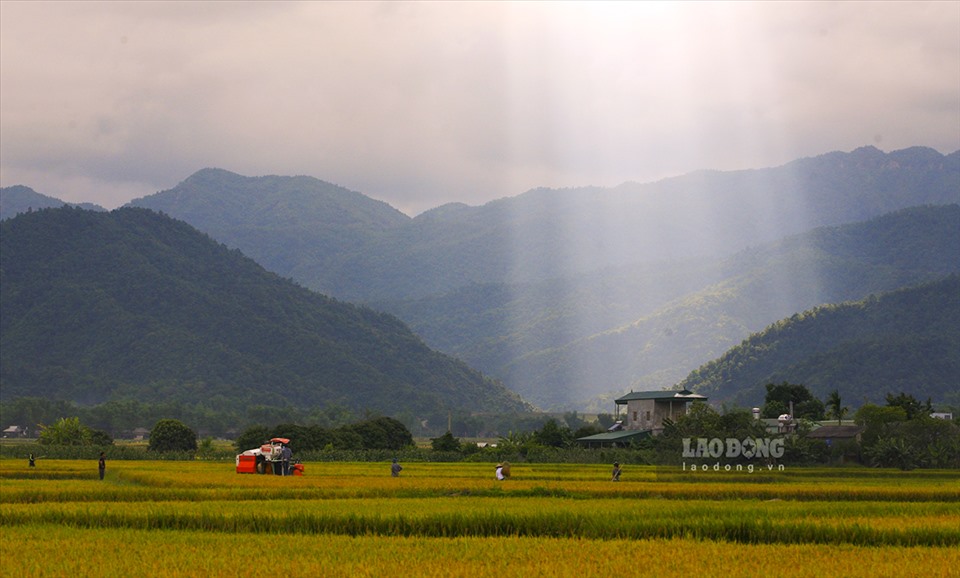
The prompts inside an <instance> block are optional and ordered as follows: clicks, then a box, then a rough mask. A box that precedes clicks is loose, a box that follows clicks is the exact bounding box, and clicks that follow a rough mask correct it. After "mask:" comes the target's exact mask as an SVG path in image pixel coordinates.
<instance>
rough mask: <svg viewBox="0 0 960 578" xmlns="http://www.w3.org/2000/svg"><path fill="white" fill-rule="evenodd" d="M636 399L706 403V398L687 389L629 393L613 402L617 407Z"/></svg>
mask: <svg viewBox="0 0 960 578" xmlns="http://www.w3.org/2000/svg"><path fill="white" fill-rule="evenodd" d="M638 399H656V400H662V401H671V400H672V401H707V396H705V395H700V394H698V393H693V392H692V391H690V390H687V389H681V390H673V391H631V392H630V393H628V394H626V395H624V396H623V397H620V398H618V399H616V400H615V403H616V404H617V405H624V404H626V403H627V402H628V401H634V400H638Z"/></svg>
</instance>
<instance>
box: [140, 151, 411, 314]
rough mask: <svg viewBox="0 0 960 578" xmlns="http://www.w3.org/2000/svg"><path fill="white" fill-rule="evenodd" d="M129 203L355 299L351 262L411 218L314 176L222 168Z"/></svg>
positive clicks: (326, 290)
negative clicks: (254, 173) (243, 173)
mask: <svg viewBox="0 0 960 578" xmlns="http://www.w3.org/2000/svg"><path fill="white" fill-rule="evenodd" d="M128 206H133V207H145V208H149V209H153V210H156V211H160V212H163V213H166V214H168V215H170V216H172V217H175V218H177V219H181V220H183V221H186V222H188V223H190V224H191V225H193V226H194V227H196V228H197V229H200V230H201V231H203V232H205V233H207V234H209V235H210V236H211V237H213V238H214V239H216V240H218V241H220V242H221V243H224V244H226V245H228V246H230V247H233V248H239V249H240V250H241V251H243V253H244V254H245V255H247V256H249V257H250V258H252V259H253V260H254V261H256V262H258V263H260V264H262V265H263V266H264V267H266V268H267V269H269V270H271V271H273V272H275V273H278V274H279V275H281V276H284V277H290V278H293V279H296V280H297V281H298V282H300V283H302V284H304V285H306V286H308V287H310V288H312V289H316V290H318V291H320V292H322V293H324V294H327V295H332V296H334V297H342V298H345V299H347V300H351V299H350V297H351V294H350V291H348V290H347V291H345V290H342V289H341V288H342V287H350V286H351V284H352V281H351V274H350V272H349V268H346V269H345V268H344V264H345V263H349V262H350V261H351V259H353V255H355V254H357V253H362V252H364V251H366V250H369V249H368V247H369V246H370V245H371V243H373V242H374V240H375V239H377V238H378V237H379V236H380V235H382V234H384V233H385V232H386V231H390V230H391V229H394V228H397V227H400V226H403V225H406V224H408V223H409V221H410V218H409V217H407V216H406V215H404V214H403V213H401V212H400V211H397V210H396V209H394V208H393V207H391V206H390V205H388V204H386V203H384V202H381V201H376V200H374V199H371V198H369V197H367V196H364V195H362V194H360V193H357V192H354V191H350V190H347V189H345V188H343V187H339V186H337V185H333V184H330V183H327V182H324V181H320V180H318V179H315V178H312V177H305V176H299V177H279V176H266V177H243V176H240V175H237V174H235V173H231V172H228V171H224V170H220V169H203V170H201V171H199V172H197V173H195V174H194V175H192V176H191V177H190V178H188V179H187V180H185V181H183V182H182V183H180V184H179V185H177V186H176V187H174V188H173V189H170V190H168V191H162V192H159V193H156V194H154V195H150V196H148V197H144V198H141V199H136V200H134V201H131V202H130V203H129V204H128ZM333 271H337V273H336V274H333V273H332V272H333ZM345 271H346V272H345Z"/></svg>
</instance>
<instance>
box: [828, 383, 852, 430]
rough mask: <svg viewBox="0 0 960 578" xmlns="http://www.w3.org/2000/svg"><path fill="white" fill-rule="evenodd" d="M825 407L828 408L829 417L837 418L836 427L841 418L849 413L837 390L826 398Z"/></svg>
mask: <svg viewBox="0 0 960 578" xmlns="http://www.w3.org/2000/svg"><path fill="white" fill-rule="evenodd" d="M827 407H828V408H830V415H832V416H833V417H835V418H837V425H840V422H841V421H842V420H843V416H845V415H847V412H849V411H850V408H849V407H845V406H844V405H843V400H842V399H841V398H840V390H839V389H835V390H833V391H832V392H830V397H828V398H827Z"/></svg>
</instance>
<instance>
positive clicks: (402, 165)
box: [0, 0, 960, 215]
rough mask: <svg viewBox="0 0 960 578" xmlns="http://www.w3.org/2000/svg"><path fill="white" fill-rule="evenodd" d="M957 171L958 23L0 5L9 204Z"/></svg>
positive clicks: (442, 5)
mask: <svg viewBox="0 0 960 578" xmlns="http://www.w3.org/2000/svg"><path fill="white" fill-rule="evenodd" d="M864 145H875V146H877V147H878V148H880V149H882V150H884V151H891V150H897V149H901V148H905V147H908V146H914V145H923V146H929V147H933V148H935V149H937V150H939V151H940V152H942V153H950V152H953V151H955V150H957V149H960V2H929V3H928V2H903V3H898V2H878V3H869V2H836V3H834V2H795V3H786V2H757V3H749V2H737V3H730V4H723V3H688V2H684V3H679V2H678V3H672V2H663V3H648V2H645V3H636V4H632V3H626V2H615V3H609V4H605V3H602V2H584V3H577V2H564V3H546V2H536V3H534V2H530V3H524V2H516V3H510V2H489V3H487V2H462V3H461V2H408V3H404V2H389V3H376V2H342V3H337V2H305V3H276V2H271V3H262V4H261V3H255V2H239V3H228V2H211V3H202V2H159V3H148V2H105V3H85V2H12V1H8V0H3V1H2V2H0V184H2V186H10V185H14V184H24V185H28V186H30V187H32V188H34V189H35V190H37V191H38V192H40V193H44V194H47V195H51V196H54V197H58V198H60V199H63V200H67V201H71V202H81V201H88V202H95V203H98V204H100V205H103V206H105V207H107V208H114V207H116V206H119V205H121V204H123V203H125V202H127V201H129V200H130V199H133V198H136V197H140V196H144V195H148V194H152V193H154V192H157V191H159V190H163V189H168V188H171V187H173V186H175V185H176V184H177V183H178V182H180V181H182V180H183V179H185V178H186V177H188V176H189V175H191V174H192V173H194V172H195V171H197V170H199V169H201V168H204V167H218V168H224V169H227V170H230V171H234V172H237V173H240V174H243V175H249V176H255V175H265V174H279V175H298V174H304V175H310V176H314V177H317V178H319V179H322V180H326V181H330V182H333V183H336V184H339V185H342V186H344V187H347V188H349V189H353V190H357V191H360V192H362V193H364V194H366V195H369V196H371V197H374V198H377V199H381V200H384V201H386V202H388V203H390V204H391V205H393V206H394V207H396V208H398V209H400V210H402V211H404V212H406V213H407V214H410V215H414V214H417V213H419V212H421V211H423V210H426V209H428V208H432V207H435V206H438V205H441V204H443V203H447V202H452V201H458V202H465V203H468V204H471V205H478V204H482V203H484V202H486V201H489V200H491V199H495V198H500V197H505V196H514V195H517V194H520V193H522V192H524V191H526V190H528V189H530V188H534V187H538V186H548V187H572V186H582V185H601V186H614V185H617V184H620V183H622V182H624V181H639V182H647V181H653V180H658V179H661V178H664V177H667V176H672V175H678V174H682V173H686V172H689V171H693V170H697V169H705V168H706V169H720V170H733V169H743V168H760V167H766V166H776V165H780V164H783V163H785V162H789V161H791V160H793V159H796V158H800V157H807V156H815V155H819V154H823V153H826V152H830V151H834V150H843V151H849V150H852V149H854V148H857V147H859V146H864Z"/></svg>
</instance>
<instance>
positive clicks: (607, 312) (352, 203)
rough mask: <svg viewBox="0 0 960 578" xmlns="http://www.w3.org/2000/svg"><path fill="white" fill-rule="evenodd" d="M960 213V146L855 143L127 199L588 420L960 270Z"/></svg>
mask: <svg viewBox="0 0 960 578" xmlns="http://www.w3.org/2000/svg"><path fill="white" fill-rule="evenodd" d="M957 203H960V151H958V152H954V153H952V154H950V155H946V156H945V155H942V154H940V153H939V152H937V151H934V150H932V149H929V148H923V147H914V148H910V149H905V150H901V151H894V152H890V153H884V152H881V151H879V150H877V149H876V148H873V147H864V148H860V149H857V150H854V151H852V152H849V153H843V152H835V153H829V154H825V155H821V156H818V157H813V158H807V159H800V160H797V161H794V162H792V163H788V164H786V165H783V166H780V167H774V168H768V169H758V170H744V171H732V172H716V171H702V172H698V173H693V174H690V175H685V176H681V177H676V178H671V179H665V180H663V181H659V182H655V183H647V184H637V183H625V184H623V185H621V186H618V187H614V188H598V187H589V188H578V189H562V190H551V189H536V190H532V191H529V192H527V193H524V194H521V195H519V196H516V197H510V198H504V199H500V200H497V201H493V202H490V203H487V204H485V205H483V206H479V207H471V206H467V205H463V204H449V205H444V206H442V207H438V208H436V209H433V210H431V211H427V212H425V213H423V214H421V215H419V216H417V217H416V218H410V217H408V216H406V215H403V214H402V213H400V212H398V211H396V210H394V209H393V208H391V207H390V206H389V205H386V204H385V203H382V202H380V201H375V200H373V199H370V198H368V197H366V196H364V195H362V194H361V193H358V192H354V191H349V190H347V189H344V188H342V187H338V186H336V185H332V184H329V183H325V182H322V181H319V180H317V179H313V178H310V177H279V176H269V177H243V176H240V175H237V174H234V173H230V172H227V171H223V170H217V169H204V170H202V171H200V172H198V173H196V174H195V175H193V176H191V177H190V178H188V179H187V180H185V181H184V182H182V183H180V184H179V185H177V186H176V187H174V188H173V189H170V190H168V191H163V192H160V193H156V194H154V195H150V196H147V197H144V198H141V199H138V200H136V201H134V202H133V203H131V204H132V205H135V206H141V207H147V208H152V209H155V210H159V211H162V212H164V213H166V214H169V215H171V216H173V217H175V218H178V219H182V220H184V221H186V222H188V223H190V224H192V225H194V226H195V227H197V228H198V229H200V230H202V231H204V232H206V233H208V234H209V235H211V236H212V237H214V238H215V239H217V240H218V241H220V242H223V243H225V244H226V245H228V246H229V247H233V248H239V249H240V250H242V251H243V252H244V254H247V255H250V256H251V257H252V258H253V259H255V260H256V261H257V262H259V263H261V264H262V265H263V266H264V267H266V268H267V269H268V270H271V271H273V272H275V273H277V274H279V275H281V276H284V277H289V278H292V279H294V280H295V281H297V282H298V283H300V284H302V285H304V286H306V287H308V288H311V289H314V290H317V291H320V292H322V293H325V294H328V295H331V296H333V297H335V298H338V299H343V300H346V301H352V302H358V303H365V304H367V305H370V306H372V307H375V308H376V309H379V310H383V311H388V312H390V313H392V314H395V315H397V316H398V317H400V318H401V319H403V320H404V321H405V322H406V323H408V324H409V325H410V326H411V327H412V328H413V329H414V330H415V332H416V333H417V334H418V335H420V336H421V337H422V338H423V339H424V340H425V341H426V342H427V344H428V345H429V346H431V347H434V348H437V349H439V350H441V351H443V352H445V353H448V354H452V355H455V356H457V357H458V358H460V359H462V360H464V361H465V362H466V363H468V364H469V365H470V366H471V367H475V368H478V369H479V370H481V371H483V372H484V373H486V374H487V375H491V376H493V377H495V378H497V379H501V380H502V381H503V382H504V383H505V384H506V385H507V386H508V387H509V388H510V389H512V390H514V391H516V392H519V393H520V394H521V395H523V396H524V397H525V398H527V399H528V400H530V401H532V402H534V403H536V404H538V405H540V406H541V407H544V408H550V409H586V408H587V407H588V406H587V405H586V404H587V403H588V400H596V399H598V396H606V397H607V398H609V397H610V396H612V395H615V394H616V393H618V392H622V391H624V390H627V389H631V388H633V389H659V388H664V387H670V386H672V385H674V384H675V383H676V382H678V381H679V380H681V379H683V378H684V376H686V375H687V374H688V373H689V372H690V371H691V370H693V369H695V368H696V367H699V366H700V365H701V364H703V363H705V362H707V361H709V360H711V359H715V358H716V357H718V356H720V355H722V354H723V353H724V352H725V351H726V350H727V349H728V348H729V347H731V346H733V345H735V344H737V343H739V342H740V341H742V340H743V339H744V338H746V337H747V336H748V335H750V333H751V332H755V331H759V330H761V329H762V328H763V327H765V326H766V325H768V324H770V323H772V322H774V321H776V320H777V319H781V318H783V317H787V316H789V315H792V314H793V313H796V312H798V311H803V310H805V309H809V308H811V307H814V306H817V305H821V304H826V303H835V302H840V301H845V300H855V299H860V298H863V297H864V296H866V295H868V294H870V293H876V292H884V291H890V290H893V289H897V288H900V287H904V286H908V285H914V284H917V283H922V282H926V281H931V280H934V279H937V278H939V277H942V276H943V275H945V274H948V273H951V272H954V271H957V268H958V263H960V258H958V256H960V249H958V240H957V239H958V230H960V226H958V216H957V215H958V213H957V210H958V209H957V207H956V204H957ZM922 205H923V206H922ZM947 205H953V206H949V207H947V208H943V207H944V206H947ZM921 206H922V207H921ZM910 207H920V208H916V209H909V210H905V211H902V212H897V211H901V210H902V209H908V208H910ZM888 213H892V214H889V215H888ZM864 221H866V222H864ZM850 223H859V224H856V225H851V226H849V227H847V226H846V225H848V224H850ZM817 227H819V229H818V230H817V231H815V232H814V233H810V234H809V235H808V234H805V233H806V232H809V231H811V230H812V229H814V228H817ZM791 235H792V237H790V236H791ZM786 237H790V238H788V239H787V240H784V241H780V240H781V239H784V238H786ZM597 409H599V410H601V411H609V409H610V407H609V406H608V405H603V406H600V407H597Z"/></svg>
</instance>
